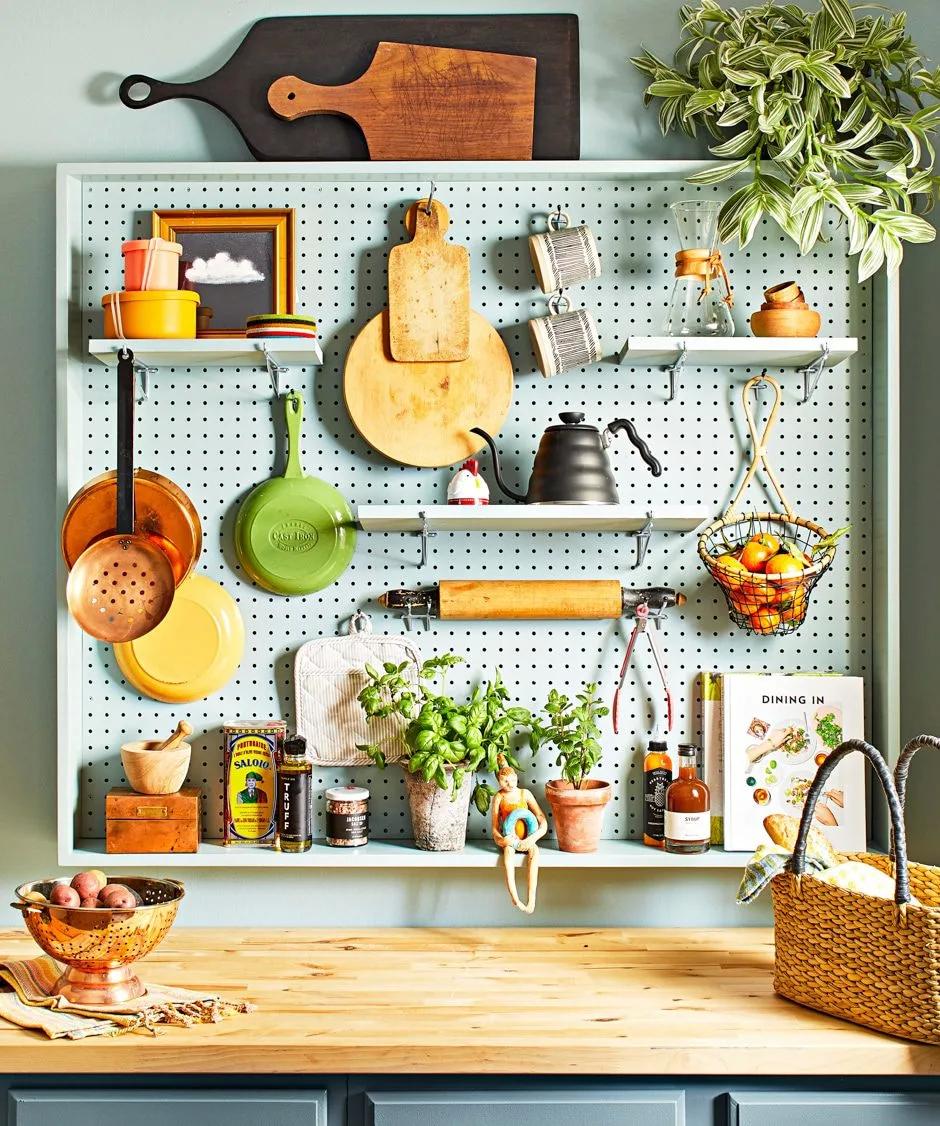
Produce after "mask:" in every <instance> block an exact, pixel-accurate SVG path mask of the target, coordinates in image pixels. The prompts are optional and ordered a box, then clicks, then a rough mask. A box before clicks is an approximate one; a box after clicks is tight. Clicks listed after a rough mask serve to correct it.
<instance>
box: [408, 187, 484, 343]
mask: <svg viewBox="0 0 940 1126" xmlns="http://www.w3.org/2000/svg"><path fill="white" fill-rule="evenodd" d="M448 222H449V216H448V214H447V208H446V207H444V205H443V204H442V203H438V201H437V200H436V199H435V200H430V201H428V200H426V199H422V200H419V201H418V202H417V203H414V204H412V205H411V207H409V208H408V211H407V214H406V215H405V230H407V231H408V232H409V233H410V234H411V235H412V236H413V237H412V240H411V242H407V243H402V244H401V245H400V246H393V247H392V249H391V250H390V251H389V254H388V329H389V351H390V352H391V354H392V359H394V360H398V361H405V360H407V361H410V362H421V363H440V362H443V361H449V360H465V359H467V357H468V356H469V355H470V252H469V251H468V250H467V249H466V248H465V247H463V246H454V245H453V243H449V242H445V241H444V232H445V231H446V230H447V225H448Z"/></svg>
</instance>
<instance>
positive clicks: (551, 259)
mask: <svg viewBox="0 0 940 1126" xmlns="http://www.w3.org/2000/svg"><path fill="white" fill-rule="evenodd" d="M529 254H530V255H531V256H532V268H533V269H534V270H535V276H536V279H537V280H538V283H539V288H540V289H541V290H542V292H543V293H553V292H555V291H556V290H562V289H566V288H567V287H568V286H572V285H579V284H580V283H581V282H586V281H591V280H592V279H593V278H599V277H600V276H601V256H600V254H599V253H598V250H597V243H596V242H595V241H594V234H593V232H592V231H591V228H590V227H587V226H584V225H583V224H582V225H581V226H580V227H573V226H572V225H571V219H570V217H569V216H568V213H567V212H566V211H563V210H562V209H561V207H557V208H556V209H555V210H554V211H551V212H549V215H548V230H547V231H543V232H542V233H541V234H537V235H529Z"/></svg>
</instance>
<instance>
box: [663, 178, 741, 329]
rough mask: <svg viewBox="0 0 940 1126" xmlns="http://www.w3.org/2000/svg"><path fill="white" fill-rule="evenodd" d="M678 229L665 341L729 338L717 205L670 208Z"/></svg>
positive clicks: (702, 203) (731, 325)
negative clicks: (667, 339)
mask: <svg viewBox="0 0 940 1126" xmlns="http://www.w3.org/2000/svg"><path fill="white" fill-rule="evenodd" d="M670 210H671V211H672V213H673V215H675V217H676V226H677V227H678V228H679V245H680V247H681V249H680V250H677V251H676V283H675V285H674V287H673V290H672V298H671V299H670V302H669V310H668V312H667V315H666V323H665V325H664V326H663V330H664V332H665V335H666V336H734V322H733V321H732V319H731V308H732V306H733V305H734V297H733V295H732V292H731V283H730V281H729V280H728V273H727V271H726V270H725V264H724V262H723V261H722V258H721V251H720V250H719V249H718V213H719V211H720V210H721V203H720V202H719V201H718V200H681V201H679V202H678V203H673V204H670Z"/></svg>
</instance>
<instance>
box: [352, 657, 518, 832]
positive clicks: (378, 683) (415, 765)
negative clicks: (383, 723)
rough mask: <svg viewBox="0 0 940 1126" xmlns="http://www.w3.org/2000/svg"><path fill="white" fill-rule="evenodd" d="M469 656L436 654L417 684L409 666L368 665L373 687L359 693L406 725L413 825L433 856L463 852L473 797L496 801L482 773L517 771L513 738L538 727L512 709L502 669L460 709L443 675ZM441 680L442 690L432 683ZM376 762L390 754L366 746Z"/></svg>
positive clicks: (372, 714) (376, 712) (375, 714)
mask: <svg viewBox="0 0 940 1126" xmlns="http://www.w3.org/2000/svg"><path fill="white" fill-rule="evenodd" d="M462 663H463V657H457V656H455V655H454V654H453V653H444V654H442V655H441V656H439V657H431V658H430V659H429V660H427V661H425V662H424V664H423V665H422V666H421V668H420V669H419V670H418V684H417V686H416V685H415V684H414V683H413V682H411V681H409V680H407V679H406V678H405V676H404V672H405V670H406V669H407V668H408V667H409V666H408V664H407V662H405V663H403V664H401V665H395V664H394V663H391V662H388V663H386V664H385V665H384V666H383V668H382V669H381V670H379V669H376V668H374V667H373V666H372V665H366V666H365V671H366V675H367V676H368V678H369V681H368V683H367V684H366V686H365V687H364V688H363V689H362V691H361V692H360V693H359V697H358V699H359V703H360V705H361V707H362V710H363V711H364V712H365V714H366V715H367V716H368V717H369V718H370V719H373V718H376V719H378V718H383V717H386V716H392V715H394V716H400V717H401V718H402V719H404V720H406V721H407V724H406V726H405V728H404V731H403V733H402V738H403V739H404V742H405V746H406V748H407V757H406V758H404V759H403V760H402V765H403V766H404V768H405V781H406V783H407V786H408V801H409V804H410V807H411V824H412V829H413V832H414V838H415V844H416V845H417V846H418V848H423V849H428V850H430V851H432V852H452V851H455V850H458V849H462V848H463V846H464V844H465V843H466V838H467V814H468V812H469V808H470V798H471V795H473V794H474V791H476V796H475V798H474V800H475V803H476V804H477V806H478V807H479V805H480V804H482V805H483V807H484V808H486V806H487V805H488V804H489V795H490V793H491V792H492V791H491V789H490V787H489V786H487V785H486V784H485V783H480V782H477V783H476V785H474V779H475V772H476V771H477V770H485V771H488V772H489V773H495V772H496V769H497V758H498V756H499V755H505V757H506V761H507V762H509V763H510V764H511V765H512V766H514V767H518V765H519V764H518V762H517V760H516V758H515V756H514V754H513V750H512V741H513V738H514V736H515V735H516V733H517V732H519V731H526V730H528V729H529V727H530V726H531V723H532V716H531V713H530V712H529V711H528V709H527V708H516V707H510V706H509V704H508V700H509V692H508V690H507V689H506V686H505V685H504V684H503V680H502V677H501V676H500V673H499V670H498V669H497V670H496V672H495V673H494V675H493V678H492V679H491V680H489V681H488V682H487V683H486V685H477V686H476V687H475V688H473V690H472V691H471V692H470V694H469V696H468V697H467V699H466V700H465V701H464V702H463V703H461V704H458V703H457V702H456V701H455V700H454V698H453V697H452V696H448V695H447V694H446V693H445V692H444V691H443V688H444V677H445V675H446V673H447V671H448V669H451V668H453V667H454V665H458V664H462ZM437 680H440V688H441V691H440V692H436V691H434V689H433V688H432V687H431V685H432V683H433V682H435V681H437ZM359 749H360V750H362V751H365V753H366V754H368V755H369V757H370V758H371V759H372V761H373V762H374V763H375V764H376V765H377V766H379V767H383V768H384V766H385V755H384V754H383V753H382V751H381V749H380V748H379V747H377V746H375V745H369V744H366V745H362V746H360V748H359Z"/></svg>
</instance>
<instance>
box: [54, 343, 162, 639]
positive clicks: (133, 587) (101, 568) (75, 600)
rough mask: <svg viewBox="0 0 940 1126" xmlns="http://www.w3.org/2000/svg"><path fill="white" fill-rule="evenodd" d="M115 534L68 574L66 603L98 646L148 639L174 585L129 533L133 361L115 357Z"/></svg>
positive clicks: (154, 554)
mask: <svg viewBox="0 0 940 1126" xmlns="http://www.w3.org/2000/svg"><path fill="white" fill-rule="evenodd" d="M117 406H118V410H117V416H118V418H117V446H118V456H117V534H116V535H113V536H105V537H104V539H100V540H97V541H95V542H94V543H92V544H91V545H90V546H88V547H86V548H85V550H84V551H83V552H82V553H81V555H80V556H79V557H78V559H77V560H76V561H75V565H74V566H73V567H72V570H71V571H70V572H69V578H68V584H67V586H66V591H65V593H66V599H67V601H68V605H69V612H70V613H71V615H72V617H73V618H74V619H75V620H76V622H78V624H79V625H80V626H81V627H82V629H83V630H84V631H85V632H86V633H88V634H91V636H92V637H96V638H98V640H99V641H112V642H118V641H133V640H135V639H136V638H138V637H142V636H143V635H144V634H145V633H149V632H150V630H152V629H153V628H154V627H155V626H158V625H159V624H160V622H162V621H163V619H164V618H165V617H166V615H167V612H168V611H169V609H170V606H171V605H172V604H173V594H174V592H175V590H176V581H175V579H174V576H173V568H172V566H171V565H170V562H169V560H168V559H167V557H166V555H165V554H164V553H163V552H162V551H161V550H160V549H159V547H157V546H156V544H155V543H154V542H153V540H152V539H150V538H148V537H147V536H146V535H143V534H141V533H135V531H134V355H133V353H132V352H131V351H130V350H129V349H127V348H125V349H123V350H122V351H121V352H120V353H119V354H118V373H117Z"/></svg>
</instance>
